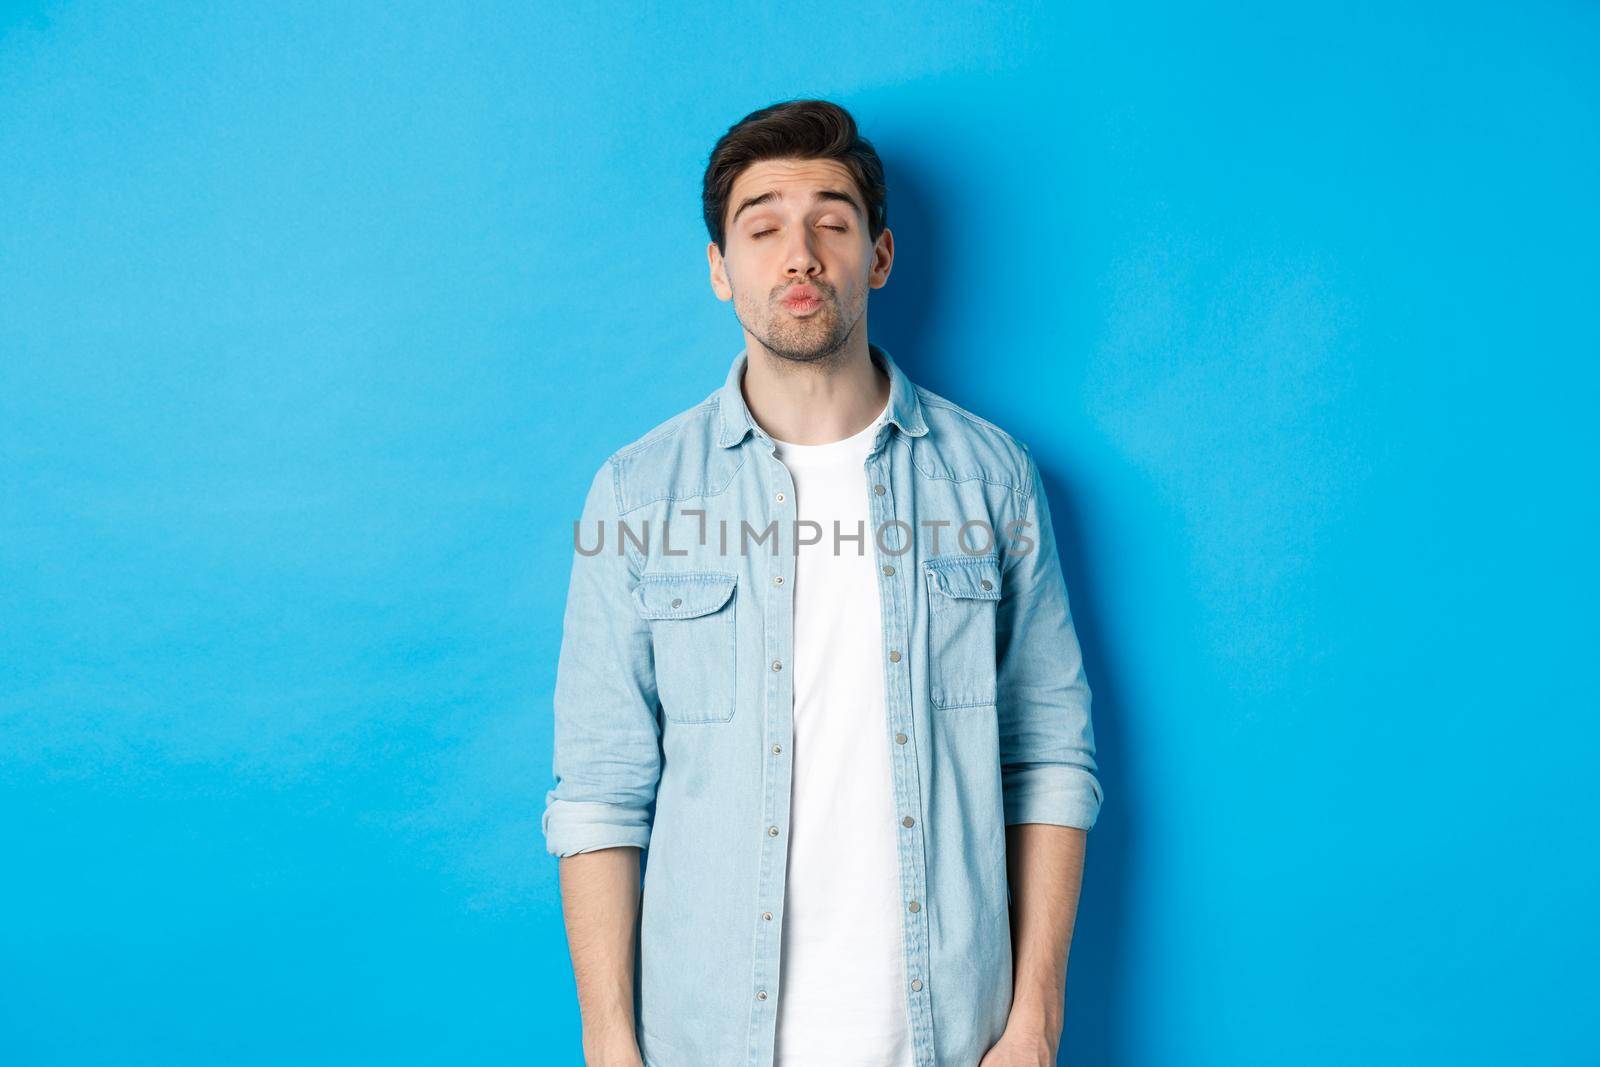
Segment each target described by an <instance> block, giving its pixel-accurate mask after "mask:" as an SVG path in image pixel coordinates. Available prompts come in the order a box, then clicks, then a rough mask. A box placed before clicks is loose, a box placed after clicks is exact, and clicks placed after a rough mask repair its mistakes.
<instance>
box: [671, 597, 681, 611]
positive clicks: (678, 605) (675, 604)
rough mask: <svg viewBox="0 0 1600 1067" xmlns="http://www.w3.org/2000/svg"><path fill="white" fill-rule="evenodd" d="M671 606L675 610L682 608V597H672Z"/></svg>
mask: <svg viewBox="0 0 1600 1067" xmlns="http://www.w3.org/2000/svg"><path fill="white" fill-rule="evenodd" d="M672 606H673V607H675V608H681V607H683V598H682V597H678V596H675V597H673V598H672Z"/></svg>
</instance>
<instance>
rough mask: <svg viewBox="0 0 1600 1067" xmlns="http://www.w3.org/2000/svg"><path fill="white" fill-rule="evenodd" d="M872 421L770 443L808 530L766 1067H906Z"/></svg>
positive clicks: (798, 600)
mask: <svg viewBox="0 0 1600 1067" xmlns="http://www.w3.org/2000/svg"><path fill="white" fill-rule="evenodd" d="M886 413H887V405H886V406H885V410H884V412H881V413H879V415H878V418H877V419H876V420H874V421H873V423H872V425H870V426H868V427H867V428H866V429H864V430H862V431H861V432H860V433H857V434H855V435H853V436H851V437H847V438H845V439H844V440H842V441H835V442H832V443H830V444H825V445H796V444H790V443H788V442H785V441H777V440H776V439H774V444H775V445H776V449H775V454H776V455H777V457H778V459H780V460H781V461H782V462H783V464H784V465H785V466H786V467H788V468H789V472H790V475H791V476H792V477H793V479H794V491H795V507H796V512H797V514H796V518H797V519H800V520H810V521H812V522H815V523H817V524H818V525H819V526H820V527H821V530H822V536H821V539H820V540H819V541H818V542H817V543H816V544H811V545H800V546H799V553H798V558H797V559H796V561H795V584H794V651H793V661H794V662H793V668H794V745H793V750H792V752H791V754H790V755H791V757H792V759H793V768H794V787H793V790H792V792H791V798H790V816H789V820H790V821H789V826H790V831H789V873H788V887H787V889H786V891H785V894H784V910H783V931H782V938H783V941H782V953H781V956H780V974H779V984H778V1004H777V1016H778V1017H777V1050H776V1057H775V1059H774V1064H775V1067H911V1064H912V1048H911V1035H910V1028H909V1022H908V1016H907V1010H906V996H907V993H906V978H905V957H904V953H903V948H902V926H901V924H902V923H903V921H904V914H903V912H904V906H903V904H902V902H901V900H900V876H899V870H900V862H899V854H898V852H897V851H896V840H895V835H896V832H897V831H898V829H899V825H900V823H899V815H898V813H897V812H896V811H895V803H894V785H893V777H892V773H893V772H892V770H891V767H890V764H889V738H888V723H887V719H886V716H887V711H886V708H885V703H886V701H885V695H884V665H883V655H884V652H883V647H882V646H883V629H882V624H881V621H880V619H881V615H882V612H881V608H880V606H879V603H878V556H877V545H876V543H875V541H874V538H873V527H872V514H871V509H870V506H869V504H868V502H867V493H868V492H869V491H870V487H869V486H868V484H867V475H866V471H865V468H864V466H863V465H864V464H865V462H866V458H867V453H868V452H869V451H870V450H871V447H872V438H873V436H874V434H876V433H877V430H878V426H879V424H880V423H881V422H882V421H883V418H884V414H886ZM835 522H837V523H838V531H839V537H838V538H837V539H836V538H835V533H834V523H835ZM805 530H806V536H814V535H815V531H814V530H811V529H810V528H809V527H807V528H805ZM856 534H859V535H860V536H859V538H858V539H855V540H844V537H846V536H850V535H856ZM784 542H785V544H784V546H783V547H784V549H785V550H788V549H789V546H791V545H793V544H796V543H798V539H795V538H793V537H792V532H791V531H784ZM836 546H837V547H836Z"/></svg>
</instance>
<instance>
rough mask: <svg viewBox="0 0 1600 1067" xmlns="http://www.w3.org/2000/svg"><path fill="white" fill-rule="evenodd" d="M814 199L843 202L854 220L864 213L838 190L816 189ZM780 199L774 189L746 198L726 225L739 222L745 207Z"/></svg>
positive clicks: (855, 203) (853, 198) (851, 197)
mask: <svg viewBox="0 0 1600 1067" xmlns="http://www.w3.org/2000/svg"><path fill="white" fill-rule="evenodd" d="M816 198H817V199H818V200H842V201H844V202H845V203H846V204H849V205H850V207H851V209H852V210H853V211H854V212H855V213H856V218H857V219H860V218H861V216H862V215H863V214H864V212H863V211H862V210H861V205H860V204H858V203H857V202H856V198H855V197H853V196H851V195H850V194H849V193H847V192H844V191H842V190H840V189H818V190H817V196H816ZM780 199H782V197H780V196H779V194H778V191H777V190H776V189H768V190H767V191H766V192H764V193H762V194H761V195H760V196H752V197H747V198H746V199H745V200H743V201H741V202H740V203H739V208H738V210H737V211H735V212H734V213H733V218H731V219H729V220H728V225H729V226H732V225H733V224H734V223H736V222H738V221H739V216H740V215H742V214H743V213H744V209H745V208H747V207H755V206H757V205H758V204H765V203H769V202H771V201H773V200H780Z"/></svg>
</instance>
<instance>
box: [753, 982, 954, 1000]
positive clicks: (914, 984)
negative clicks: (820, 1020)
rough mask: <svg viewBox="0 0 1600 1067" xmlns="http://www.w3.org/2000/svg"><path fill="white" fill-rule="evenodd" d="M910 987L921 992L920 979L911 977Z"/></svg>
mask: <svg viewBox="0 0 1600 1067" xmlns="http://www.w3.org/2000/svg"><path fill="white" fill-rule="evenodd" d="M911 988H912V989H913V990H916V991H917V992H921V991H922V979H920V978H913V979H911ZM762 996H763V997H765V996H766V994H765V993H763V994H762Z"/></svg>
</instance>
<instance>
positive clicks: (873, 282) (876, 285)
mask: <svg viewBox="0 0 1600 1067" xmlns="http://www.w3.org/2000/svg"><path fill="white" fill-rule="evenodd" d="M893 266H894V233H893V232H892V231H890V229H889V227H887V226H885V227H884V228H883V232H882V233H880V234H878V240H877V243H875V244H874V245H873V246H872V269H871V270H870V271H868V272H867V285H868V286H870V287H871V288H873V289H881V288H883V284H884V283H885V282H887V281H888V280H889V270H890V268H891V267H893Z"/></svg>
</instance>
